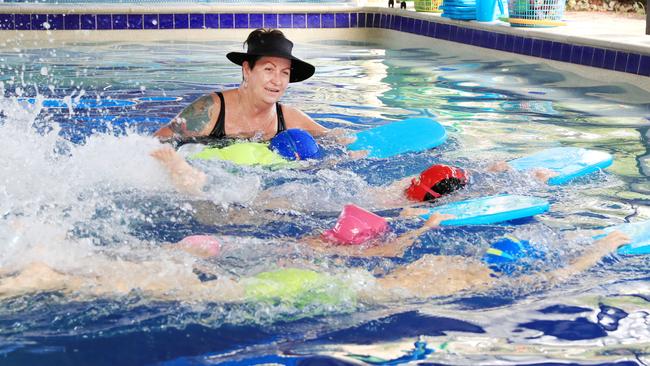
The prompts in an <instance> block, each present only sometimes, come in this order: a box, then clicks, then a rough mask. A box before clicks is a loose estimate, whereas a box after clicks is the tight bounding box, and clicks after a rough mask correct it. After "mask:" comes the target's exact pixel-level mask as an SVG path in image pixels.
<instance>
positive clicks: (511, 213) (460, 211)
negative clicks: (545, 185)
mask: <svg viewBox="0 0 650 366" xmlns="http://www.w3.org/2000/svg"><path fill="white" fill-rule="evenodd" d="M549 208H550V204H549V203H548V201H547V200H545V199H543V198H538V197H530V196H520V195H512V194H502V195H496V196H488V197H481V198H474V199H470V200H466V201H459V202H453V203H449V204H446V205H442V206H437V207H432V208H430V209H429V212H428V213H426V214H424V215H420V217H421V218H422V219H424V220H426V219H428V218H429V216H430V215H431V214H432V213H434V212H438V213H441V214H448V215H454V217H453V218H451V219H448V220H444V221H442V222H441V223H440V225H442V226H460V225H487V224H496V223H499V222H504V221H510V220H515V219H520V218H524V217H530V216H535V215H538V214H541V213H544V212H546V211H548V210H549Z"/></svg>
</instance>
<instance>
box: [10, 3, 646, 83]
mask: <svg viewBox="0 0 650 366" xmlns="http://www.w3.org/2000/svg"><path fill="white" fill-rule="evenodd" d="M262 27H267V28H384V29H393V30H397V31H401V32H407V33H413V34H418V35H422V36H427V37H431V38H437V39H443V40H449V41H454V42H459V43H464V44H468V45H473V46H478V47H483V48H490V49H495V50H501V51H505V52H513V53H518V54H522V55H528V56H534V57H541V58H546V59H550V60H557V61H563V62H570V63H574V64H579V65H585V66H592V67H597V68H604V69H609V70H616V71H621V72H626V73H631V74H638V75H643V76H650V55H644V54H639V53H634V52H626V51H616V50H610V49H603V48H598V47H592V46H582V45H572V44H567V43H563V42H554V41H549V40H542V39H535V38H528V37H525V36H515V35H511V34H503V33H499V32H491V31H486V30H479V29H473V28H469V27H464V26H459V25H452V24H447V23H438V22H435V21H429V20H422V19H415V18H410V17H408V16H402V15H397V14H383V13H377V14H376V13H347V12H332V13H313V12H312V13H293V14H286V13H285V14H275V13H219V14H209V13H208V14H203V13H188V14H183V13H180V14H0V30H63V29H65V30H80V29H81V30H119V29H129V30H137V29H219V28H225V29H233V28H238V29H245V28H262Z"/></svg>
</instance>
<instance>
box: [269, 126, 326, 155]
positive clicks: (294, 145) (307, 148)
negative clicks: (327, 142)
mask: <svg viewBox="0 0 650 366" xmlns="http://www.w3.org/2000/svg"><path fill="white" fill-rule="evenodd" d="M269 147H270V148H271V150H273V151H275V152H277V153H278V154H280V155H281V156H282V157H284V158H285V159H289V160H306V159H320V158H321V157H322V152H321V149H320V148H319V147H318V144H317V143H316V140H314V138H313V137H312V136H311V135H310V134H309V132H307V131H304V130H301V129H299V128H291V129H288V130H286V131H282V132H280V133H279V134H277V135H276V136H275V137H274V138H272V139H271V143H270V146H269Z"/></svg>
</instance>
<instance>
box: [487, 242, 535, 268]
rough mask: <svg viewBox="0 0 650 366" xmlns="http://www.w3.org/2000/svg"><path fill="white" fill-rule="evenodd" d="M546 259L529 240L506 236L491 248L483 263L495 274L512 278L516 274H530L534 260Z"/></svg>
mask: <svg viewBox="0 0 650 366" xmlns="http://www.w3.org/2000/svg"><path fill="white" fill-rule="evenodd" d="M544 257H545V255H544V253H543V252H541V251H539V250H536V249H535V248H533V247H532V246H531V245H530V242H529V241H528V240H519V239H517V238H514V237H511V236H506V237H503V238H501V239H499V240H497V241H496V242H494V243H493V244H492V246H490V248H489V249H488V250H487V252H486V253H485V255H484V256H483V262H485V263H486V264H487V265H488V267H490V269H491V270H493V271H494V272H497V273H503V274H506V275H509V276H510V275H513V274H515V272H516V273H518V274H521V273H526V272H528V271H529V270H530V265H531V261H532V260H537V259H542V258H544Z"/></svg>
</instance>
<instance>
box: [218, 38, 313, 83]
mask: <svg viewBox="0 0 650 366" xmlns="http://www.w3.org/2000/svg"><path fill="white" fill-rule="evenodd" d="M246 43H247V45H248V47H247V49H246V52H229V53H228V54H227V55H226V57H228V60H230V61H232V62H234V63H236V64H237V65H240V66H241V65H242V64H243V63H244V61H247V60H249V59H250V57H251V56H274V57H282V58H286V59H288V60H291V75H290V76H289V82H290V83H295V82H297V81H303V80H306V79H309V78H310V77H311V76H312V75H314V72H315V71H316V68H315V67H314V66H313V65H311V64H308V63H307V62H305V61H302V60H301V59H299V58H297V57H294V56H293V55H292V54H291V50H292V49H293V42H291V41H290V40H288V39H287V38H286V37H285V36H284V34H282V32H280V31H262V30H259V29H258V30H255V31H253V32H252V33H251V35H250V36H249V37H248V39H247V40H246Z"/></svg>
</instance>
